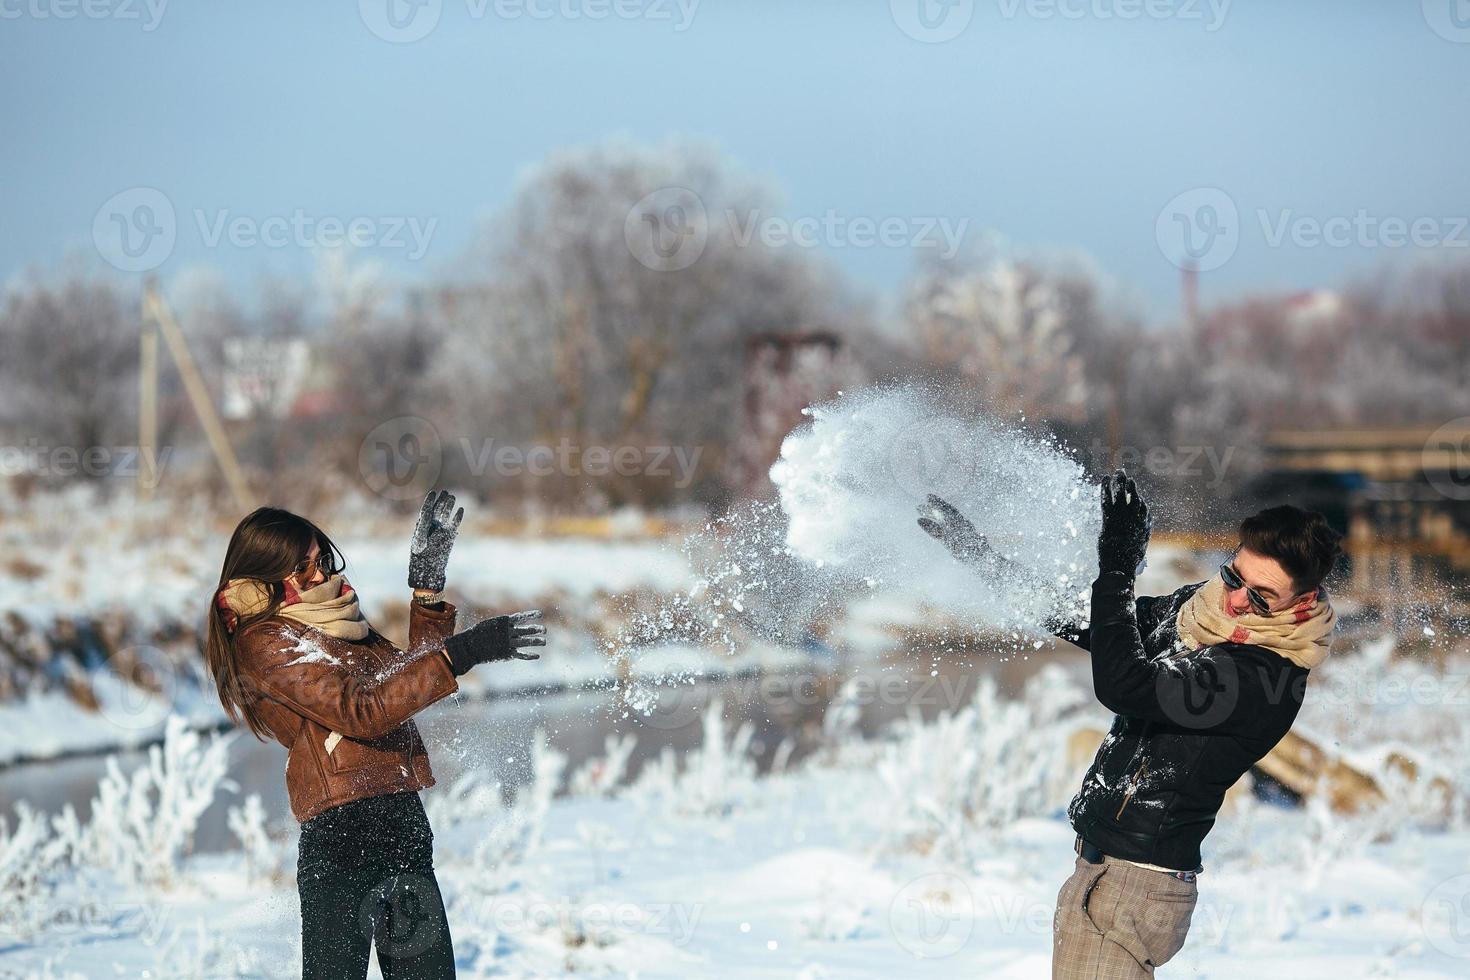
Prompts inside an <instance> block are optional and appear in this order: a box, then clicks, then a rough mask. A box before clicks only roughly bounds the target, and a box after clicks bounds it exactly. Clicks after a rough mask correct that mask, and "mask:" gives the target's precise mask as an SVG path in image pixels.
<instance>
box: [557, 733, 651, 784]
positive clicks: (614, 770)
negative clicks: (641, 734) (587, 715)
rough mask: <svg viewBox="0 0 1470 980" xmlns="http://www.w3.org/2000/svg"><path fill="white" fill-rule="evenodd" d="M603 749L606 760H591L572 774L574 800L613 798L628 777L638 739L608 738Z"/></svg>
mask: <svg viewBox="0 0 1470 980" xmlns="http://www.w3.org/2000/svg"><path fill="white" fill-rule="evenodd" d="M602 745H603V754H602V756H600V757H599V758H596V759H589V760H588V761H587V763H586V764H585V765H584V766H582V768H580V769H578V770H577V771H576V772H574V773H572V780H571V784H570V786H569V790H570V792H571V794H572V795H573V796H612V795H613V794H614V793H616V792H617V789H618V786H619V785H620V784H621V783H622V781H623V777H624V776H626V775H627V774H628V762H629V761H630V760H631V759H632V758H633V750H634V749H635V748H637V746H638V736H637V735H634V734H633V733H632V732H628V733H626V734H623V735H608V736H607V737H606V738H605V739H603V742H602Z"/></svg>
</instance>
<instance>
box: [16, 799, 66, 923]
mask: <svg viewBox="0 0 1470 980" xmlns="http://www.w3.org/2000/svg"><path fill="white" fill-rule="evenodd" d="M64 857H65V847H64V845H59V844H58V842H57V840H56V839H55V838H53V837H52V836H51V834H50V833H49V832H48V831H47V829H46V820H45V818H44V817H42V816H41V815H40V814H37V813H35V812H34V811H32V810H31V808H30V807H28V806H26V805H25V804H24V803H18V804H16V807H15V829H14V830H12V829H11V827H10V822H9V821H8V820H6V819H5V817H3V816H0V940H3V939H4V938H6V937H7V936H9V937H14V938H18V939H25V938H28V937H29V936H30V935H31V934H32V933H33V932H34V930H35V928H36V927H38V926H40V925H42V924H43V923H42V922H40V921H38V920H39V919H40V918H41V917H40V916H38V915H37V914H36V910H37V909H38V908H40V907H41V906H42V903H43V900H44V899H45V897H46V896H47V895H48V894H49V893H50V891H51V885H52V881H51V877H52V874H53V873H54V871H55V870H56V868H57V866H58V865H59V864H60V863H61V862H62V860H63V859H64ZM0 945H3V943H0Z"/></svg>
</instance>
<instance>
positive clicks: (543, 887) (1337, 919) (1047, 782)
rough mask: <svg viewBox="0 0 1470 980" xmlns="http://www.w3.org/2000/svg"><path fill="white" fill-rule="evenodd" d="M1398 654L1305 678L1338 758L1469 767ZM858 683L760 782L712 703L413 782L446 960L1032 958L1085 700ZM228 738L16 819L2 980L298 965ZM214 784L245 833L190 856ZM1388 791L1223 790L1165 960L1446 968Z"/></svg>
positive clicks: (824, 973)
mask: <svg viewBox="0 0 1470 980" xmlns="http://www.w3.org/2000/svg"><path fill="white" fill-rule="evenodd" d="M1388 648H1389V645H1388V644H1382V645H1380V646H1379V647H1377V648H1375V649H1372V650H1368V651H1366V652H1365V653H1363V654H1361V655H1357V656H1353V657H1345V658H1342V659H1341V660H1340V661H1339V662H1338V663H1336V664H1334V665H1333V668H1332V672H1327V673H1324V678H1329V679H1330V680H1331V683H1323V684H1321V685H1318V687H1317V690H1315V691H1313V692H1312V693H1309V699H1308V700H1309V708H1308V711H1307V712H1306V713H1305V714H1304V718H1303V722H1304V724H1305V725H1307V726H1308V727H1313V728H1315V729H1316V730H1318V731H1322V732H1328V731H1330V730H1332V729H1334V728H1341V729H1343V734H1344V740H1341V749H1342V750H1343V752H1344V753H1345V754H1350V753H1352V752H1353V751H1354V750H1355V749H1357V748H1362V747H1364V746H1366V745H1369V744H1371V745H1380V744H1382V743H1383V741H1384V739H1385V738H1390V739H1391V738H1392V733H1393V732H1394V731H1398V732H1399V733H1400V734H1403V733H1406V732H1407V731H1409V730H1410V729H1409V728H1408V727H1406V726H1411V725H1412V726H1413V727H1414V728H1416V729H1417V728H1418V727H1419V726H1421V725H1427V727H1428V728H1430V729H1432V730H1434V731H1435V732H1436V733H1437V734H1436V736H1435V738H1434V742H1433V744H1432V745H1431V746H1428V748H1431V749H1432V750H1433V751H1432V753H1426V752H1424V751H1423V750H1424V748H1426V746H1424V744H1423V742H1422V741H1420V743H1419V749H1420V751H1419V753H1418V755H1419V757H1420V758H1421V759H1422V760H1424V762H1425V764H1426V765H1427V766H1428V774H1430V775H1436V776H1443V777H1444V778H1447V779H1453V780H1463V779H1464V778H1465V776H1466V769H1467V768H1470V767H1467V763H1466V762H1465V759H1466V758H1467V754H1466V751H1465V750H1466V747H1467V746H1470V738H1467V734H1470V718H1467V712H1465V710H1464V705H1463V703H1462V700H1463V692H1460V693H1457V692H1456V689H1457V688H1458V686H1459V681H1457V680H1456V678H1458V677H1462V676H1463V672H1462V671H1461V673H1454V672H1438V671H1430V670H1427V669H1425V668H1420V667H1414V666H1407V665H1402V664H1397V665H1396V664H1395V663H1394V662H1393V661H1392V660H1391V658H1390V657H1389V656H1388V652H1387V651H1388ZM1461 667H1463V665H1461ZM1314 683H1315V682H1314ZM1346 692H1353V693H1351V694H1348V693H1346ZM1363 692H1372V693H1373V694H1374V696H1376V697H1377V703H1376V704H1369V703H1367V702H1366V701H1365V700H1364V698H1363V697H1362V694H1363ZM1317 695H1321V696H1317ZM863 697H864V693H863V691H862V689H860V688H859V687H858V686H857V685H849V686H848V688H847V689H845V690H844V692H843V695H842V696H840V697H839V698H838V699H837V701H836V702H834V704H833V705H832V706H831V707H830V708H829V709H828V711H827V714H826V720H825V721H824V732H823V735H824V740H825V747H824V748H823V749H822V750H821V751H819V752H817V753H816V754H814V755H812V756H811V757H809V758H808V759H807V760H806V761H805V762H803V763H802V764H800V765H798V766H795V767H788V766H785V765H782V764H781V763H779V761H778V763H777V766H776V770H775V771H774V772H773V773H771V774H770V775H768V776H765V777H760V778H758V777H757V776H756V771H755V767H754V764H753V762H752V760H751V753H750V746H749V740H750V730H749V728H740V729H736V730H734V731H732V730H731V729H730V727H729V726H726V725H724V724H723V723H722V721H721V716H722V712H721V710H720V706H719V705H718V704H716V705H713V706H711V708H710V710H707V711H705V712H704V713H703V715H702V718H701V724H702V726H703V739H702V747H701V748H700V749H698V750H696V751H693V752H690V753H687V754H685V756H684V757H683V758H677V757H675V756H674V754H673V753H672V752H668V753H665V754H664V755H663V756H662V757H661V758H659V759H656V760H655V761H654V762H652V763H649V764H648V765H645V766H644V767H643V769H642V771H641V772H639V773H638V774H637V776H636V778H634V779H631V780H629V779H627V778H625V777H626V760H627V759H628V757H629V755H630V754H631V749H632V743H631V739H630V738H629V737H627V736H624V737H622V738H614V739H610V740H609V742H608V746H607V748H608V751H607V754H606V756H605V757H604V758H602V759H598V760H594V761H592V762H589V763H587V764H584V765H583V766H581V767H579V768H578V769H576V771H573V772H568V771H567V767H566V765H565V760H564V758H563V757H560V756H559V755H558V754H557V753H556V752H555V751H554V750H551V749H548V748H545V747H541V748H539V749H538V750H536V751H535V752H533V754H532V759H533V761H532V765H531V768H532V770H533V771H532V772H531V773H529V774H528V775H529V776H530V777H531V782H530V783H529V784H528V785H526V786H523V787H522V788H521V789H520V790H519V792H518V793H517V794H516V799H515V801H514V804H513V805H509V806H506V805H502V803H501V794H500V792H499V789H498V788H497V787H493V786H485V785H482V784H480V783H478V782H476V781H475V780H474V778H473V777H470V778H467V779H465V780H461V781H459V782H458V783H456V784H455V785H450V786H439V787H436V788H435V789H433V790H430V791H428V792H427V793H426V794H425V798H426V801H427V804H428V806H429V809H430V816H431V820H432V821H433V825H434V827H435V831H436V835H437V840H436V863H437V866H438V869H439V871H438V873H439V878H440V882H441V885H442V886H443V889H444V892H445V895H446V900H447V902H448V907H449V918H450V923H451V927H452V929H453V932H454V945H455V951H456V957H457V959H458V966H459V970H460V974H461V975H462V976H495V977H534V976H558V975H621V976H638V977H688V976H713V975H720V976H742V977H743V976H751V977H785V978H789V977H808V978H818V977H854V976H872V977H894V976H905V977H908V976H913V977H923V976H934V977H940V976H961V975H963V976H983V977H1017V978H1025V977H1042V976H1045V975H1046V974H1047V964H1048V953H1049V944H1050V915H1051V909H1052V903H1053V901H1054V898H1055V894H1056V890H1057V888H1058V887H1059V886H1060V883H1061V882H1062V880H1063V879H1064V878H1065V877H1066V875H1067V874H1068V871H1069V868H1070V864H1071V851H1070V848H1071V840H1072V836H1071V832H1070V830H1069V829H1068V827H1067V825H1066V822H1065V820H1064V818H1063V816H1062V812H1061V810H1062V807H1063V806H1064V804H1065V801H1066V798H1067V796H1068V795H1069V793H1070V791H1071V788H1072V786H1073V785H1074V783H1075V781H1076V778H1077V776H1078V770H1077V768H1076V767H1077V765H1078V764H1079V763H1078V762H1077V761H1076V760H1073V759H1069V758H1068V756H1067V751H1066V744H1067V740H1068V735H1069V734H1070V733H1071V732H1073V731H1075V730H1076V729H1077V728H1078V727H1079V726H1089V725H1097V724H1099V723H1100V722H1101V721H1103V720H1104V718H1103V715H1102V714H1101V711H1100V709H1099V708H1097V706H1096V705H1095V704H1093V703H1091V702H1090V700H1089V698H1088V696H1087V692H1086V691H1084V690H1083V689H1082V688H1081V687H1079V686H1077V685H1076V684H1074V683H1072V682H1071V681H1069V680H1068V679H1067V677H1066V676H1065V675H1064V674H1063V673H1062V672H1061V671H1059V670H1055V669H1048V670H1045V671H1043V672H1041V673H1040V674H1038V675H1037V676H1036V677H1035V678H1033V680H1032V681H1031V682H1030V683H1029V684H1028V685H1027V687H1026V690H1025V692H1024V694H1023V696H1022V697H1020V698H1018V699H1014V700H1008V699H1005V698H1002V697H1000V696H998V695H997V694H996V692H995V691H994V689H993V688H991V687H990V686H988V685H982V686H981V689H980V691H979V693H978V695H977V698H976V700H975V702H974V703H973V704H972V705H971V706H969V707H966V708H964V709H961V710H959V711H957V712H953V713H946V714H944V715H942V716H941V717H939V718H938V719H936V720H935V721H934V722H932V723H929V724H913V723H910V724H906V725H899V726H896V727H895V728H894V729H893V730H892V731H890V732H889V733H888V734H887V735H886V736H885V737H883V738H880V739H877V740H873V741H862V740H860V739H857V738H854V737H852V732H851V730H850V729H849V727H848V726H850V725H851V723H852V720H853V719H854V717H855V716H856V711H857V710H858V709H859V708H860V707H861V703H862V699H863ZM1349 698H1350V700H1348V699H1349ZM1370 721H1371V723H1370ZM1370 729H1371V731H1370ZM1353 730H1358V731H1362V732H1365V733H1366V734H1365V735H1364V737H1363V738H1362V739H1361V742H1362V745H1355V744H1354V742H1353V740H1352V735H1351V732H1352V731H1353ZM538 744H539V743H538ZM1360 755H1361V753H1360ZM223 758H224V752H223V745H222V743H217V742H215V743H212V742H210V741H209V740H207V739H200V738H199V737H198V736H195V735H193V734H191V733H189V732H187V731H186V730H185V729H184V728H183V727H182V726H181V725H175V727H174V730H173V733H172V735H171V737H170V739H169V740H168V742H167V744H166V745H165V746H164V747H163V748H161V749H158V750H155V758H154V760H153V764H152V765H151V766H148V767H142V768H140V770H139V771H138V772H136V773H132V774H128V773H124V772H122V771H120V770H119V771H117V772H115V773H113V774H112V775H111V776H110V777H109V778H108V779H107V780H105V781H104V783H103V785H102V786H100V787H99V790H98V799H97V801H96V802H95V803H94V807H93V810H94V812H93V816H92V819H91V821H90V822H82V821H79V820H76V819H75V818H74V817H72V816H71V815H69V814H68V815H63V816H61V817H60V818H55V819H51V820H41V819H39V818H37V817H34V816H32V815H29V814H27V813H26V811H24V810H22V811H21V815H20V819H19V822H18V825H17V821H16V820H15V819H11V820H10V821H9V825H8V829H7V833H6V836H5V838H4V840H3V841H0V878H3V879H4V880H5V882H6V887H5V889H4V891H3V893H0V894H3V898H0V924H3V928H0V975H7V976H12V975H13V976H41V977H47V976H50V977H73V976H81V977H99V976H140V977H141V976H147V977H194V976H267V977H274V976H286V975H290V974H291V973H292V972H294V971H295V970H296V969H297V968H298V967H297V964H298V962H299V961H298V957H299V950H298V947H297V943H298V935H299V923H298V920H297V914H298V909H297V900H296V893H295V889H294V880H293V876H292V872H293V868H294V859H295V855H294V850H295V845H294V835H293V834H291V833H290V832H289V829H288V828H287V829H286V832H282V830H283V828H281V827H279V826H277V825H275V824H274V822H273V821H272V820H267V819H266V816H265V814H263V813H262V812H260V811H259V809H258V808H256V807H255V806H254V805H252V804H251V803H250V802H249V801H248V800H247V801H241V800H239V799H237V798H235V797H234V796H233V794H231V793H230V792H229V787H228V785H227V779H228V773H227V772H225V769H224V764H223ZM1360 761H1361V759H1360ZM1459 785H1463V782H1460V783H1459ZM216 796H218V797H220V798H221V799H222V800H223V801H226V802H227V803H228V805H230V806H231V807H232V808H233V812H232V814H231V822H232V828H233V829H234V830H235V832H236V834H237V836H238V839H239V845H240V850H239V851H238V852H234V853H230V854H224V855H220V854H205V855H193V856H191V855H190V834H191V828H192V825H193V822H194V820H195V819H197V816H198V814H199V813H200V812H202V810H203V809H204V808H205V807H207V806H209V805H210V804H211V803H213V802H214V801H215V798H216ZM1392 796H1393V798H1392V802H1391V803H1389V804H1387V805H1385V806H1382V807H1379V808H1375V809H1373V810H1371V811H1370V812H1367V813H1363V814H1360V815H1357V816H1348V815H1343V814H1338V813H1335V812H1333V811H1332V810H1331V809H1329V808H1328V807H1327V806H1326V804H1325V803H1322V802H1320V801H1314V802H1312V803H1309V804H1308V805H1307V806H1304V807H1300V808H1292V807H1286V806H1280V805H1275V804H1272V803H1268V802H1264V801H1262V800H1260V799H1256V798H1253V797H1251V796H1250V795H1248V794H1242V795H1240V796H1238V797H1236V798H1235V799H1234V802H1233V803H1232V804H1231V807H1230V808H1229V809H1228V810H1227V812H1226V813H1225V814H1224V815H1222V818H1221V820H1220V824H1219V825H1218V827H1217V828H1216V830H1215V831H1214V833H1213V834H1212V835H1211V837H1210V838H1209V839H1208V840H1207V842H1206V853H1205V862H1206V873H1205V875H1204V876H1202V878H1201V886H1200V887H1201V902H1200V905H1199V909H1198V911H1197V912H1196V915H1195V920H1194V925H1193V928H1192V931H1191V935H1190V940H1189V943H1188V945H1187V946H1186V948H1185V950H1184V952H1183V953H1182V954H1181V955H1180V956H1179V957H1178V958H1177V959H1176V960H1175V961H1174V963H1172V964H1171V965H1170V966H1169V967H1168V968H1166V969H1165V970H1164V971H1162V973H1161V975H1165V976H1195V977H1220V978H1237V977H1241V976H1265V977H1275V976H1284V975H1291V976H1294V977H1300V978H1303V980H1306V978H1314V977H1322V978H1331V980H1340V978H1343V977H1360V976H1402V977H1460V976H1465V975H1466V972H1467V969H1470V931H1467V929H1466V925H1467V924H1470V917H1467V914H1470V825H1467V821H1466V814H1465V812H1464V807H1463V805H1462V804H1461V803H1459V802H1457V803H1455V804H1454V805H1453V806H1451V807H1450V808H1449V810H1448V811H1446V810H1444V809H1442V808H1441V807H1439V806H1438V804H1437V803H1436V802H1435V801H1433V800H1430V799H1427V798H1425V797H1424V795H1423V794H1419V795H1417V796H1416V794H1414V793H1395V794H1392ZM12 816H13V815H12ZM374 969H376V968H374Z"/></svg>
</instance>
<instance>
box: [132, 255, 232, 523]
mask: <svg viewBox="0 0 1470 980" xmlns="http://www.w3.org/2000/svg"><path fill="white" fill-rule="evenodd" d="M143 313H144V319H145V321H146V320H147V319H150V318H151V319H152V320H153V322H154V323H156V324H157V325H158V332H159V333H161V334H163V342H164V343H165V344H167V345H168V352H169V356H170V357H171V358H173V362H174V366H175V367H177V368H178V369H179V376H180V377H181V378H182V379H183V382H184V392H185V394H187V395H188V396H189V404H190V405H192V406H193V408H194V415H195V417H196V418H198V419H199V424H200V425H202V426H203V427H204V435H205V437H206V438H207V439H208V440H209V448H210V451H212V452H213V453H214V458H215V459H216V460H217V461H218V462H219V466H220V469H221V470H222V471H223V472H224V475H225V482H226V483H227V484H229V487H230V493H231V494H233V495H234V498H235V504H236V506H238V507H239V508H240V509H241V510H242V511H245V510H249V509H250V506H251V503H252V497H251V494H250V485H249V484H248V483H247V482H246V480H245V471H244V470H242V469H241V468H240V461H239V460H238V459H236V458H235V450H234V448H233V447H231V445H230V438H229V436H228V435H227V434H226V433H225V427H224V424H223V423H222V422H220V419H219V415H218V413H216V412H215V410H214V403H213V402H212V401H210V399H209V389H208V388H206V387H205V386H204V377H203V376H202V375H201V374H200V373H199V366H198V365H197V364H195V363H194V355H192V354H190V353H189V345H188V343H187V342H185V340H184V332H183V331H182V330H180V329H179V324H178V321H177V320H175V319H174V314H173V311H172V310H171V309H169V306H168V302H167V301H166V300H164V298H163V295H162V294H161V293H160V292H159V291H158V284H157V282H155V281H154V280H152V279H150V280H149V281H148V283H147V284H146V285H145V286H144V287H143ZM145 343H146V342H145ZM155 344H156V341H155ZM155 359H156V355H155ZM155 435H156V434H155Z"/></svg>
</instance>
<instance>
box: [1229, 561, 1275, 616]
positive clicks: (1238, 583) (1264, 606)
mask: <svg viewBox="0 0 1470 980" xmlns="http://www.w3.org/2000/svg"><path fill="white" fill-rule="evenodd" d="M1220 578H1222V579H1224V580H1225V588H1227V589H1229V590H1230V591H1231V592H1234V591H1236V590H1237V589H1245V597H1246V598H1247V599H1249V600H1250V604H1251V606H1252V607H1254V609H1255V610H1256V612H1258V613H1260V614H1261V615H1262V616H1269V615H1271V603H1269V602H1267V601H1266V597H1265V596H1263V595H1261V594H1260V593H1259V592H1257V591H1256V590H1255V589H1253V588H1251V587H1250V586H1248V585H1246V584H1245V579H1243V578H1241V577H1240V573H1239V572H1237V571H1236V570H1235V557H1234V556H1233V555H1232V556H1231V558H1230V560H1229V561H1227V562H1226V563H1225V564H1223V565H1221V566H1220Z"/></svg>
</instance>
